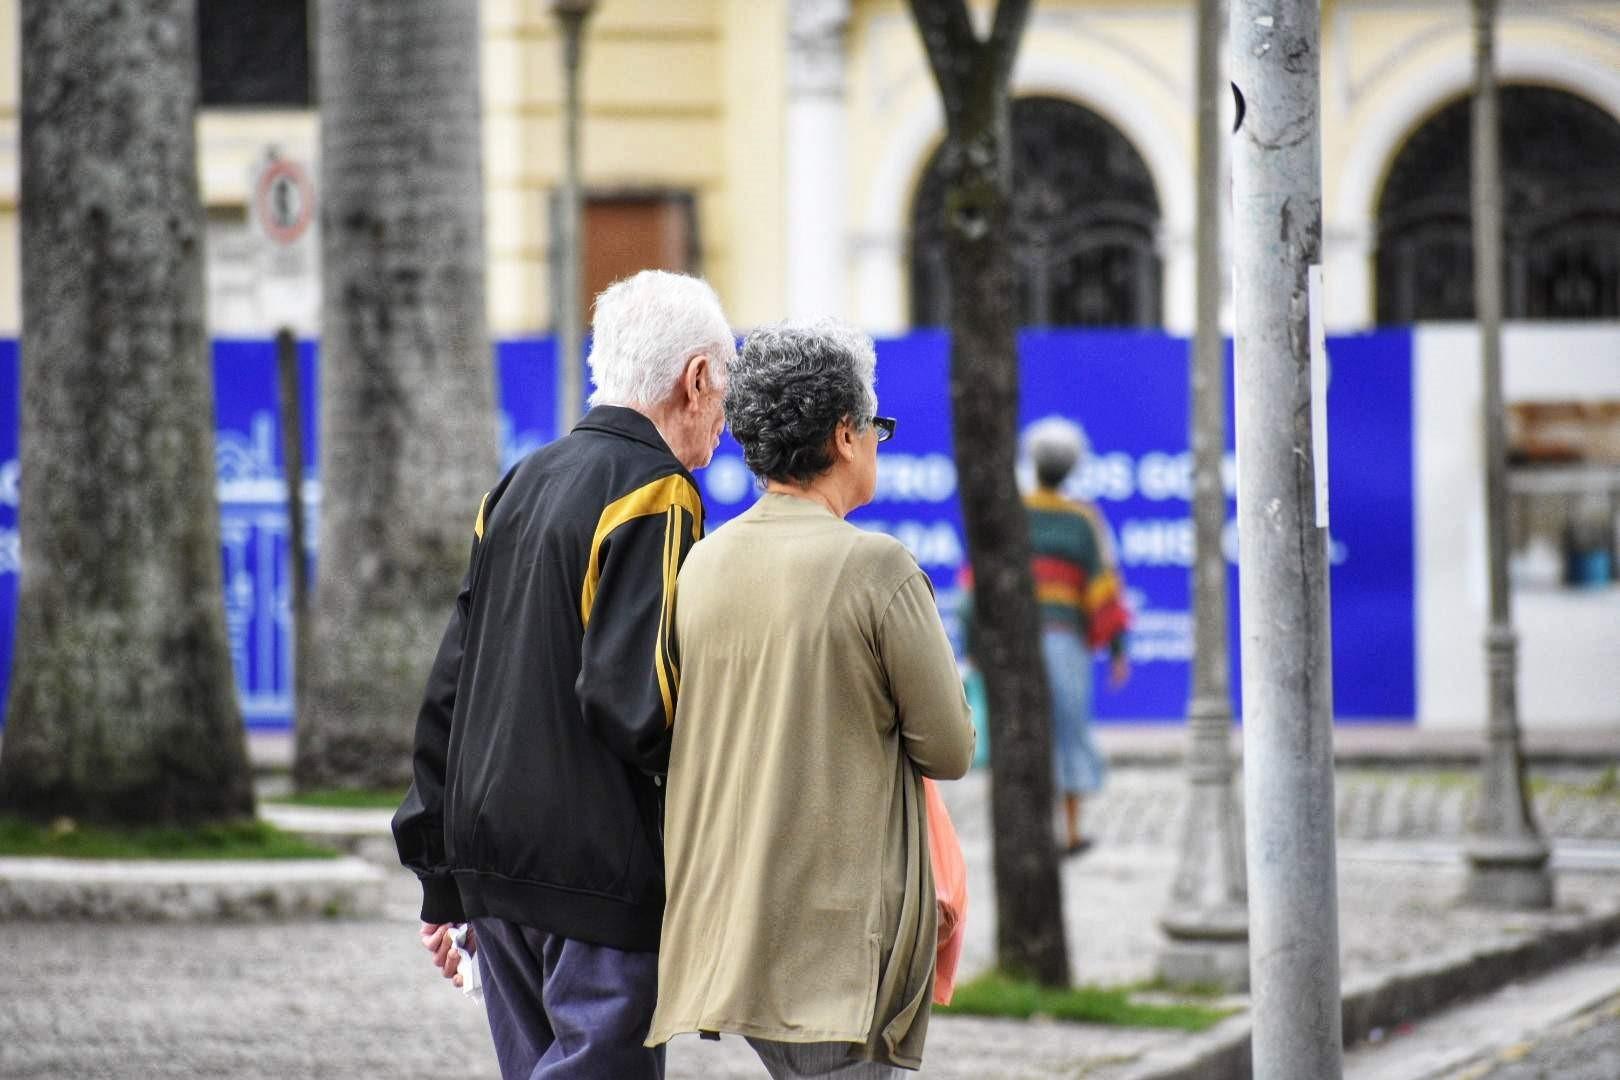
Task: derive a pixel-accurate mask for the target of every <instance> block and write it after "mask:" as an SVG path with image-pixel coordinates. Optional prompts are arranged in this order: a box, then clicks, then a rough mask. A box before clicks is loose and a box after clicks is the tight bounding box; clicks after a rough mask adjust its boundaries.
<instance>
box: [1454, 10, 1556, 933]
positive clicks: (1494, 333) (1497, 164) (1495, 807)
mask: <svg viewBox="0 0 1620 1080" xmlns="http://www.w3.org/2000/svg"><path fill="white" fill-rule="evenodd" d="M1497 4H1498V0H1474V147H1473V152H1474V158H1473V197H1474V307H1475V311H1476V314H1477V316H1478V318H1479V337H1480V352H1481V354H1482V360H1483V368H1484V371H1483V378H1484V382H1485V387H1484V389H1485V394H1484V397H1485V401H1484V417H1483V421H1484V442H1485V515H1486V528H1487V532H1488V536H1487V540H1486V545H1487V547H1488V548H1489V552H1490V591H1491V625H1490V629H1489V630H1487V631H1486V635H1485V658H1486V664H1487V667H1488V670H1489V673H1490V674H1489V679H1490V736H1489V737H1490V745H1489V748H1488V750H1487V753H1486V757H1485V761H1484V777H1483V785H1482V786H1483V790H1482V791H1481V798H1480V809H1479V817H1478V820H1477V821H1476V822H1475V834H1474V836H1473V837H1472V839H1471V840H1470V841H1469V844H1468V848H1467V854H1468V864H1469V865H1468V880H1467V885H1466V887H1465V890H1464V898H1465V899H1466V900H1467V901H1469V902H1471V903H1476V904H1483V905H1488V906H1492V907H1512V908H1546V907H1551V906H1552V901H1553V883H1552V875H1551V874H1550V873H1549V872H1548V869H1547V854H1548V852H1547V843H1546V841H1545V840H1543V839H1542V837H1541V833H1540V831H1539V830H1538V829H1537V828H1536V822H1535V816H1534V813H1533V811H1532V809H1531V804H1530V799H1529V797H1528V796H1527V795H1526V793H1525V783H1524V753H1523V750H1522V747H1521V745H1520V738H1519V704H1518V690H1517V686H1518V634H1517V633H1516V632H1515V631H1514V629H1513V610H1512V599H1511V597H1510V595H1509V593H1508V572H1507V548H1508V497H1507V436H1506V432H1505V430H1504V420H1503V411H1504V410H1503V405H1502V190H1501V156H1500V148H1499V141H1500V131H1499V123H1500V121H1499V118H1498V115H1497V92H1496V91H1497V88H1496V57H1495V54H1496V11H1497Z"/></svg>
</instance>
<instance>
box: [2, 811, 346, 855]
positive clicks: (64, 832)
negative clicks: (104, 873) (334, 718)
mask: <svg viewBox="0 0 1620 1080" xmlns="http://www.w3.org/2000/svg"><path fill="white" fill-rule="evenodd" d="M338 854H339V853H338V852H336V851H334V850H332V849H331V848H329V847H324V846H322V845H320V844H313V843H310V842H309V841H308V840H305V839H303V838H302V837H299V836H295V835H293V834H292V833H287V832H282V831H281V830H280V829H278V828H276V827H275V826H274V825H271V824H269V823H268V822H264V821H239V822H232V823H230V824H223V825H205V826H201V827H198V828H192V829H181V828H146V829H114V828H101V827H91V826H85V825H77V824H74V823H73V822H71V821H68V820H66V819H63V820H60V821H57V822H55V823H53V824H50V825H38V824H34V823H33V822H26V821H19V820H17V819H15V818H0V855H53V856H57V857H62V858H69V859H334V858H337V857H338Z"/></svg>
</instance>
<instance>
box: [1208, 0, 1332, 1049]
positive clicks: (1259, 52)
mask: <svg viewBox="0 0 1620 1080" xmlns="http://www.w3.org/2000/svg"><path fill="white" fill-rule="evenodd" d="M1319 21H1320V9H1319V2H1318V0H1234V2H1233V5H1232V21H1231V33H1232V44H1231V60H1232V79H1233V82H1234V83H1235V84H1236V85H1237V87H1238V90H1239V92H1240V93H1241V94H1242V96H1243V98H1244V103H1245V105H1246V116H1245V118H1244V120H1243V123H1242V127H1241V128H1240V130H1239V131H1238V135H1237V139H1236V145H1235V148H1234V150H1233V160H1232V175H1233V200H1232V206H1233V215H1232V216H1233V225H1232V227H1233V264H1234V275H1235V279H1234V283H1233V288H1234V290H1235V295H1236V298H1237V304H1236V308H1237V319H1236V321H1237V366H1236V398H1237V455H1238V538H1239V540H1238V547H1239V556H1240V566H1241V570H1242V574H1241V593H1240V597H1239V601H1240V608H1239V610H1240V612H1241V614H1242V624H1241V625H1242V635H1243V725H1244V726H1243V747H1244V750H1243V779H1244V791H1245V796H1246V801H1247V836H1248V863H1249V866H1248V869H1249V947H1250V956H1251V959H1250V980H1251V984H1252V989H1251V1014H1252V1016H1253V1018H1254V1075H1255V1077H1256V1078H1257V1080H1302V1078H1305V1077H1309V1078H1310V1080H1338V1078H1339V1077H1340V1076H1341V1075H1342V1072H1343V1046H1342V1031H1343V1028H1342V1023H1341V1016H1340V999H1339V918H1338V915H1339V904H1338V890H1337V882H1336V870H1335V866H1334V838H1333V822H1334V814H1333V686H1332V664H1331V649H1330V645H1331V640H1330V628H1329V622H1328V560H1327V538H1328V534H1327V529H1326V528H1325V527H1324V526H1325V524H1326V518H1325V511H1326V509H1327V508H1326V506H1325V505H1319V504H1320V503H1321V501H1322V500H1321V498H1320V497H1319V488H1318V482H1319V477H1318V475H1317V466H1318V464H1323V465H1325V462H1319V460H1318V458H1319V454H1318V449H1317V441H1318V439H1319V438H1320V437H1322V436H1324V435H1325V434H1326V433H1325V431H1323V430H1322V426H1323V425H1322V422H1321V421H1320V420H1319V419H1318V416H1317V406H1318V405H1319V404H1320V403H1319V402H1318V401H1316V400H1313V396H1312V393H1313V390H1314V391H1315V393H1316V394H1318V395H1320V394H1323V393H1325V392H1326V389H1327V388H1326V386H1323V385H1320V384H1319V379H1318V378H1317V377H1316V376H1319V375H1320V371H1317V372H1313V364H1312V351H1313V337H1314V335H1313V333H1312V329H1313V322H1314V321H1315V320H1313V318H1312V315H1313V312H1312V307H1313V303H1312V292H1313V289H1312V287H1311V284H1310V283H1311V279H1312V277H1313V273H1312V268H1313V267H1316V266H1318V265H1319V264H1320V263H1321V260H1322V252H1321V246H1322V159H1321V102H1320V67H1321V64H1320V41H1321V36H1320V27H1319ZM1320 382H1325V379H1320Z"/></svg>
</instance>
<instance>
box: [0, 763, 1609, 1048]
mask: <svg viewBox="0 0 1620 1080" xmlns="http://www.w3.org/2000/svg"><path fill="white" fill-rule="evenodd" d="M1138 787H1139V784H1138V781H1137V779H1136V778H1133V777H1131V776H1130V775H1129V774H1128V772H1127V771H1124V770H1122V771H1121V773H1119V774H1116V783H1115V785H1114V788H1113V791H1112V792H1111V793H1110V795H1109V796H1105V797H1104V798H1102V799H1099V800H1098V802H1097V806H1096V807H1094V808H1092V809H1094V810H1095V811H1096V820H1098V821H1099V822H1100V821H1101V820H1102V815H1103V813H1104V812H1105V807H1107V806H1108V802H1107V800H1108V799H1110V798H1114V797H1115V796H1118V798H1117V799H1116V800H1115V802H1116V805H1126V804H1129V805H1136V806H1142V807H1143V809H1142V810H1141V811H1139V813H1142V814H1146V813H1148V812H1150V811H1149V810H1148V809H1147V807H1146V806H1145V805H1144V803H1145V802H1146V800H1142V799H1140V798H1138V794H1139V792H1138V790H1137V789H1138ZM945 792H946V797H947V800H948V801H949V802H950V804H951V806H952V810H953V816H954V817H955V819H956V822H957V826H958V830H959V832H960V833H961V835H962V839H963V844H964V849H965V853H966V855H967V858H968V866H969V875H970V882H971V885H970V890H971V894H972V900H971V909H970V915H969V937H968V942H967V946H966V950H965V955H964V971H966V972H971V971H973V970H975V969H978V968H981V967H983V966H985V965H987V964H988V963H989V962H990V959H991V956H992V946H993V915H994V910H993V909H994V902H993V891H992V887H991V883H990V879H989V877H988V866H989V861H990V850H989V842H988V823H987V821H986V820H985V810H984V808H985V804H986V792H987V784H986V781H985V778H984V777H982V776H974V777H971V778H969V779H968V780H966V781H962V782H960V783H957V784H948V785H945ZM1108 812H1111V813H1116V814H1119V815H1121V816H1120V820H1122V821H1126V820H1129V817H1130V815H1129V814H1126V813H1125V812H1124V811H1121V810H1118V809H1114V810H1110V811H1108ZM1154 812H1156V813H1159V814H1160V815H1161V816H1162V813H1163V812H1162V810H1161V811H1154ZM1116 836H1118V834H1117V833H1114V832H1112V831H1106V830H1105V831H1104V832H1103V837H1104V841H1103V843H1102V844H1101V845H1100V846H1099V848H1098V849H1097V850H1096V851H1095V852H1094V853H1092V854H1090V855H1088V856H1086V857H1085V858H1083V859H1078V860H1070V861H1068V862H1066V863H1065V865H1064V870H1063V873H1064V884H1065V913H1066V916H1067V919H1068V924H1069V942H1070V948H1071V950H1072V954H1073V966H1074V970H1075V974H1076V977H1077V979H1079V980H1080V981H1084V982H1095V983H1112V984H1117V983H1122V982H1134V981H1137V980H1140V979H1143V978H1146V977H1148V976H1149V975H1150V974H1151V972H1152V967H1153V957H1154V952H1155V950H1156V948H1157V946H1158V944H1159V937H1158V933H1157V931H1156V929H1155V928H1154V923H1153V919H1154V916H1155V915H1156V913H1157V912H1158V910H1159V909H1160V908H1161V906H1162V904H1163V902H1164V899H1165V897H1166V895H1167V892H1168V888H1169V883H1170V877H1171V874H1172V871H1173V856H1172V853H1171V850H1170V846H1169V845H1168V844H1167V843H1165V842H1163V841H1162V840H1160V841H1152V840H1148V839H1146V838H1143V839H1138V840H1133V841H1125V840H1122V839H1115V838H1114V837H1116ZM1342 854H1343V855H1344V858H1343V860H1342V861H1341V873H1340V883H1341V913H1342V942H1343V952H1344V958H1345V961H1344V968H1345V973H1346V975H1354V974H1356V973H1358V972H1368V971H1373V970H1382V969H1386V968H1387V967H1389V966H1392V965H1396V964H1400V963H1402V962H1405V961H1409V960H1413V959H1417V958H1430V959H1432V958H1435V957H1437V956H1439V955H1440V954H1443V953H1445V952H1448V951H1452V950H1458V951H1463V950H1468V949H1475V948H1479V947H1480V946H1482V945H1485V944H1489V943H1491V942H1493V941H1509V940H1514V939H1516V938H1521V937H1523V936H1525V935H1527V934H1529V933H1531V932H1532V931H1533V930H1534V929H1535V927H1537V926H1538V925H1541V924H1542V923H1544V922H1547V921H1554V922H1556V921H1559V920H1568V919H1570V918H1571V917H1572V916H1571V914H1570V911H1572V910H1573V909H1575V908H1577V907H1579V906H1581V905H1590V904H1593V903H1596V902H1598V901H1600V900H1602V899H1605V898H1607V897H1610V896H1612V894H1613V887H1614V878H1613V877H1608V876H1604V875H1601V874H1595V873H1566V874H1563V875H1561V877H1560V880H1559V889H1560V893H1559V895H1560V905H1561V906H1562V907H1563V908H1564V909H1565V910H1564V911H1563V912H1562V913H1555V914H1553V915H1550V916H1540V917H1536V916H1525V915H1504V914H1492V913H1487V912H1479V911H1462V910H1457V909H1455V908H1453V907H1452V905H1451V901H1452V898H1453V897H1454V896H1455V895H1456V893H1457V890H1458V887H1459V885H1460V871H1459V868H1458V867H1457V866H1455V865H1453V866H1446V865H1434V864H1433V863H1428V862H1421V861H1407V860H1403V859H1401V858H1399V857H1398V855H1397V856H1396V857H1391V856H1390V855H1389V853H1388V851H1387V850H1386V851H1385V853H1384V854H1383V855H1382V856H1380V857H1377V858H1370V857H1359V855H1358V851H1357V849H1356V846H1355V845H1354V844H1351V843H1346V844H1345V845H1343V848H1342ZM389 890H390V891H389V903H388V906H387V908H386V911H385V914H384V916H383V917H382V918H378V919H371V920H365V921H349V922H344V921H313V922H306V923H294V924H278V925H199V926H190V927H186V926H179V927H176V926H168V927H162V926H139V925H105V924H104V925H73V924H66V923H63V924H55V923H44V924H13V925H9V926H7V927H5V929H4V931H3V936H4V940H5V943H6V953H7V957H6V958H7V961H8V966H9V967H10V969H11V971H12V973H13V974H12V977H11V978H10V979H8V980H6V981H5V983H4V986H3V989H0V1077H6V1078H10V1077H41V1078H42V1077H74V1078H79V1077H83V1078H100V1077H118V1078H123V1077H131V1078H135V1077H154V1076H174V1077H198V1078H201V1077H209V1078H213V1077H238V1078H261V1077H262V1078H266V1080H268V1078H272V1077H274V1078H277V1080H280V1078H286V1077H308V1076H332V1077H343V1078H355V1080H366V1078H371V1077H377V1078H382V1077H390V1078H396V1077H398V1078H416V1077H420V1078H422V1080H428V1078H430V1077H431V1078H434V1080H439V1078H442V1077H445V1076H452V1077H457V1076H459V1077H465V1078H467V1080H475V1078H493V1077H494V1076H495V1075H496V1070H495V1066H494V1060H493V1054H492V1052H491V1050H490V1045H489V1036H488V1033H487V1030H486V1028H485V1026H484V1020H483V1015H482V1010H481V1008H479V1007H478V1006H477V1005H476V1004H474V1003H472V1002H470V1001H467V1000H465V999H464V998H462V997H461V996H460V995H459V994H457V993H456V992H455V991H454V990H453V989H451V988H450V987H449V986H448V984H446V983H444V982H443V981H442V980H439V979H438V978H437V977H436V976H435V975H434V974H433V972H432V970H431V968H430V966H429V964H428V962H427V959H426V955H425V954H424V953H423V951H422V949H421V947H420V946H419V945H418V944H417V941H416V937H417V935H416V932H415V926H416V904H417V900H418V893H417V889H416V886H415V883H414V882H413V881H412V880H411V879H410V878H409V876H408V875H407V874H405V872H404V871H398V872H397V874H396V875H395V876H394V877H393V878H392V879H391V881H390V886H389ZM1180 1038H1183V1036H1180V1035H1178V1034H1177V1033H1174V1032H1162V1031H1144V1030H1138V1029H1122V1028H1102V1027H1090V1026H1078V1025H1062V1024H1054V1023H1045V1024H1028V1025H1026V1024H1019V1023H1012V1022H1002V1021H988V1020H970V1019H962V1018H954V1017H942V1016H941V1017H936V1018H935V1019H934V1022H933V1025H932V1027H931V1029H930V1038H929V1046H928V1061H927V1065H926V1067H925V1069H924V1070H923V1073H922V1075H923V1076H925V1077H949V1078H956V1077H960V1078H967V1077H974V1078H982V1077H1009V1078H1019V1077H1028V1078H1046V1077H1074V1076H1088V1077H1106V1076H1107V1075H1109V1074H1110V1073H1111V1072H1113V1071H1114V1070H1115V1068H1116V1067H1117V1066H1118V1065H1119V1064H1120V1063H1122V1062H1126V1061H1129V1060H1130V1059H1132V1058H1134V1057H1136V1056H1137V1055H1139V1054H1141V1053H1143V1052H1145V1051H1147V1050H1149V1049H1152V1048H1155V1047H1162V1046H1164V1045H1167V1043H1168V1042H1173V1041H1175V1040H1178V1039H1180ZM669 1075H670V1077H671V1080H696V1078H699V1077H718V1078H725V1077H744V1076H748V1077H758V1076H762V1075H763V1073H762V1071H761V1070H760V1069H759V1067H758V1065H757V1064H756V1063H755V1062H754V1061H753V1059H752V1056H751V1054H750V1053H749V1051H748V1050H747V1049H746V1047H745V1046H744V1045H743V1044H742V1043H741V1041H740V1040H737V1039H725V1040H723V1041H722V1042H721V1043H719V1044H714V1043H705V1042H700V1041H699V1040H696V1039H694V1038H690V1037H686V1038H682V1039H678V1040H677V1041H676V1043H675V1044H674V1045H673V1046H672V1048H671V1053H670V1068H669ZM1527 1075H1533V1074H1527ZM1608 1075H1609V1077H1610V1078H1611V1080H1612V1077H1613V1076H1614V1075H1617V1074H1615V1073H1610V1074H1608ZM1513 1076H1514V1080H1519V1076H1520V1074H1513Z"/></svg>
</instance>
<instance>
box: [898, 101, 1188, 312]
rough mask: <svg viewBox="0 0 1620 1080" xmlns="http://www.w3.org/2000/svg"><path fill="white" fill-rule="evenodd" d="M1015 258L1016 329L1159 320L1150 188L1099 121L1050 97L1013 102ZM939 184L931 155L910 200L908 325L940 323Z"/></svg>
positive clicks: (943, 308)
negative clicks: (1019, 320)
mask: <svg viewBox="0 0 1620 1080" xmlns="http://www.w3.org/2000/svg"><path fill="white" fill-rule="evenodd" d="M1012 154H1013V200H1012V243H1013V265H1014V267H1015V268H1016V272H1017V277H1018V299H1019V307H1018V310H1019V316H1020V319H1021V321H1022V322H1023V324H1024V325H1026V326H1157V325H1159V292H1160V280H1161V277H1162V268H1161V266H1160V262H1159V253H1158V249H1157V239H1158V228H1159V196H1158V193H1157V192H1156V191H1155V189H1154V187H1153V178H1152V177H1151V176H1150V175H1149V174H1148V169H1147V164H1146V163H1145V162H1144V161H1143V160H1142V155H1141V154H1139V153H1137V151H1136V148H1135V147H1134V146H1132V145H1131V144H1130V141H1129V140H1127V139H1126V138H1125V136H1124V135H1122V134H1121V133H1120V132H1119V130H1118V129H1117V128H1115V127H1114V126H1113V125H1112V124H1110V123H1109V122H1108V121H1107V120H1104V119H1103V118H1102V117H1100V116H1098V115H1097V114H1096V113H1094V112H1092V111H1091V110H1090V109H1087V108H1085V107H1084V106H1081V105H1076V104H1074V103H1073V102H1070V101H1062V100H1059V99H1056V98H1041V97H1035V98H1020V99H1019V100H1017V101H1015V102H1013V105H1012ZM944 218H945V181H944V177H943V176H942V175H941V172H940V168H939V154H938V153H937V152H936V153H935V155H934V157H933V158H932V159H931V160H930V161H929V163H928V168H927V170H926V171H925V172H924V174H923V178H922V182H921V183H920V184H919V185H918V187H917V197H916V201H915V202H914V203H913V205H912V214H911V222H912V233H911V321H912V324H913V325H915V326H943V325H945V324H947V323H948V322H949V321H950V297H949V296H948V295H947V289H946V278H945V237H944Z"/></svg>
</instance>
